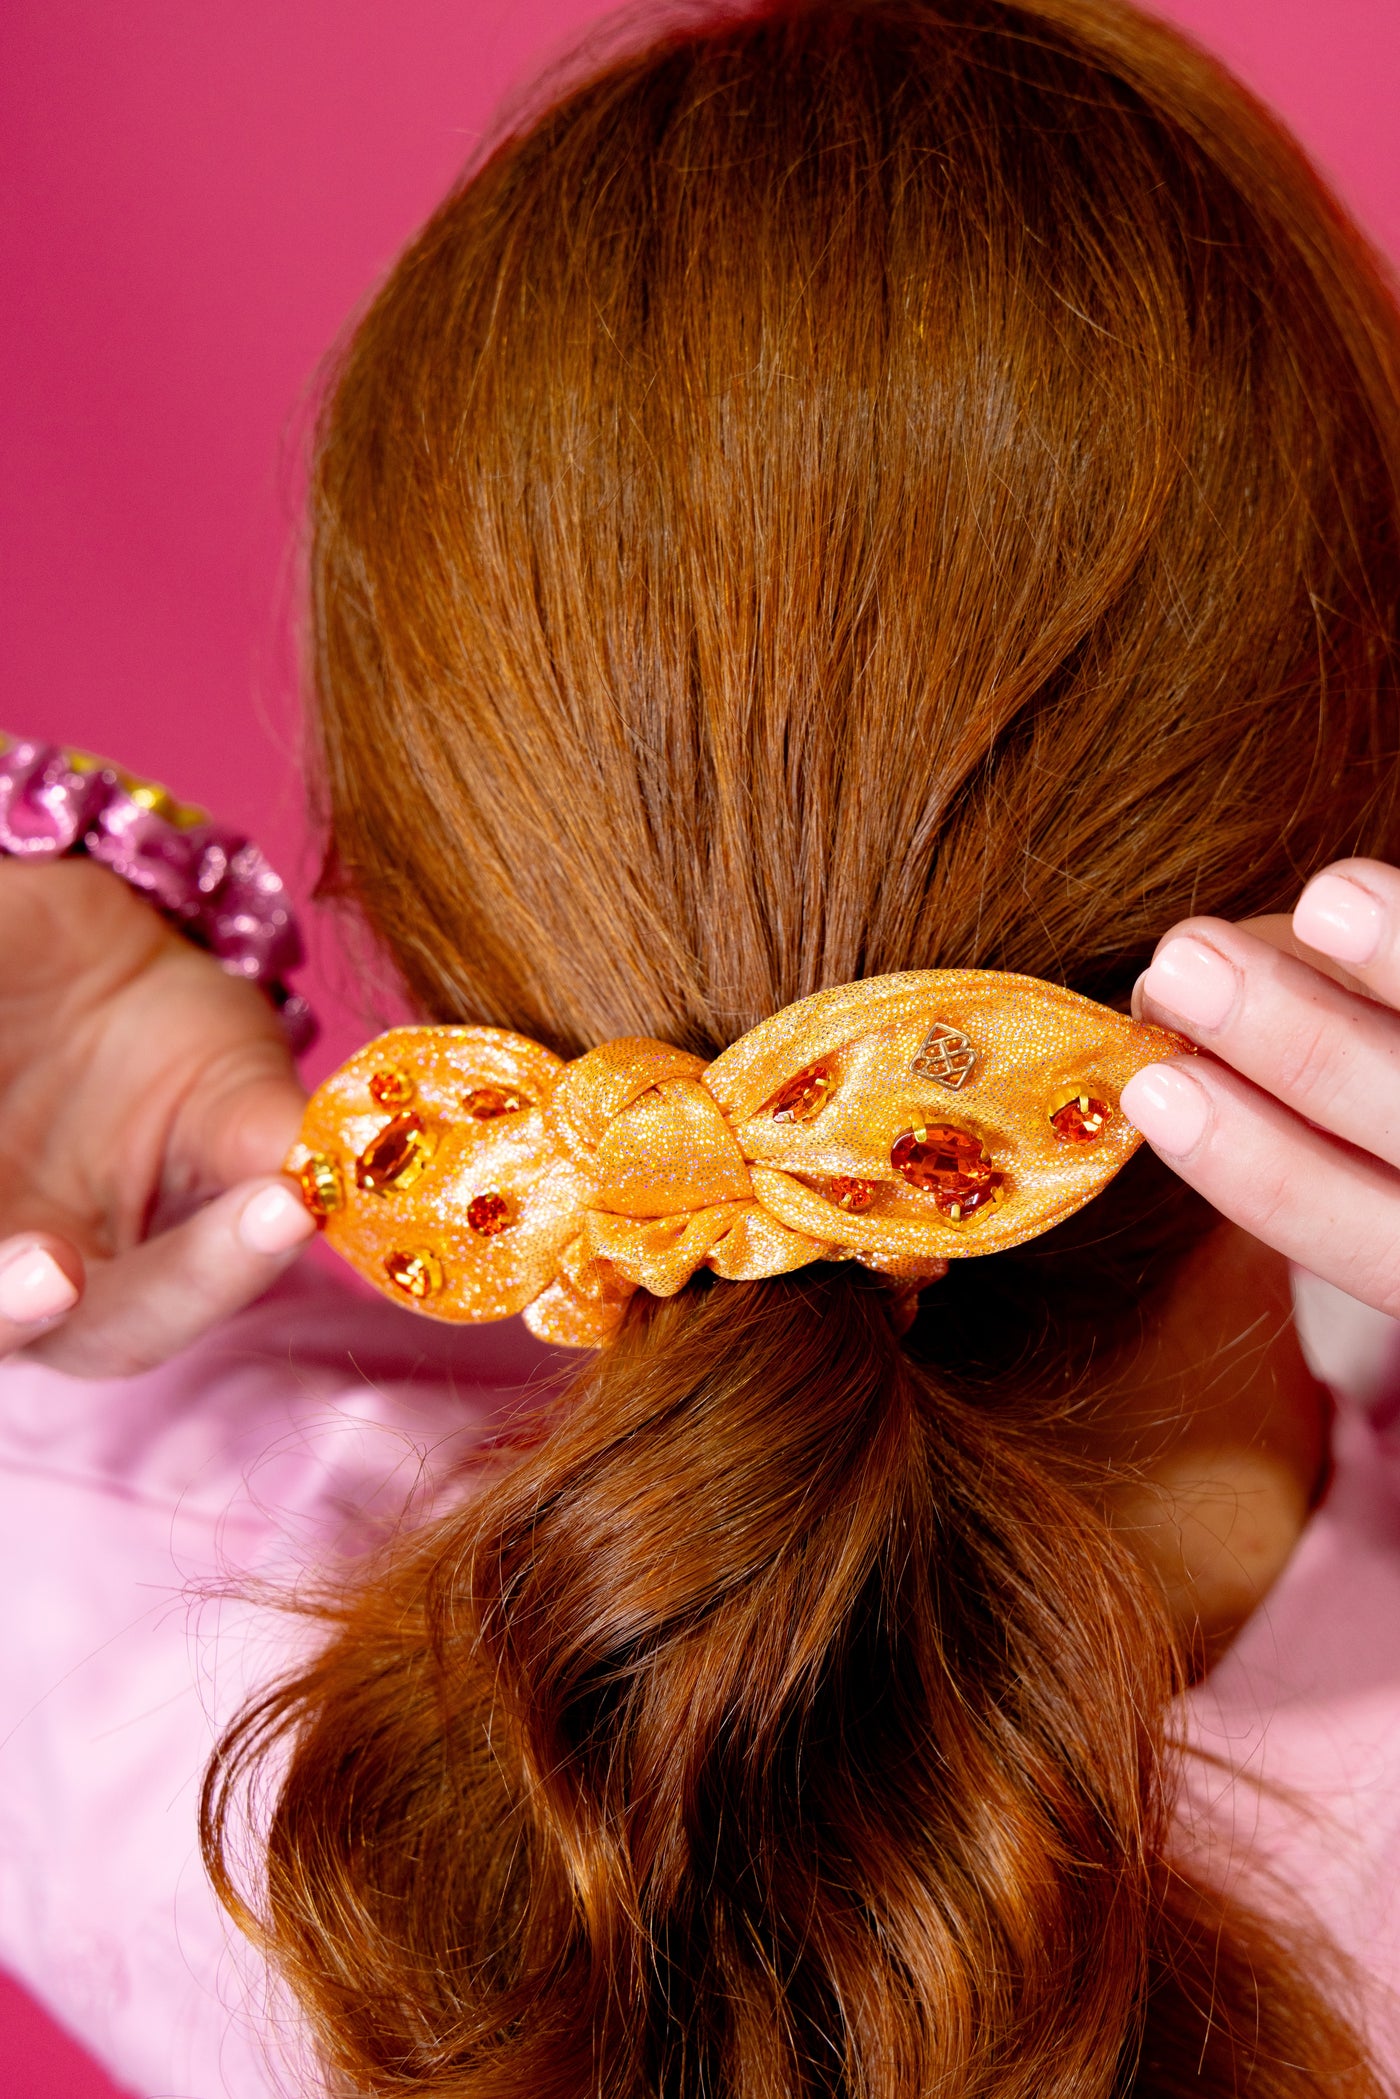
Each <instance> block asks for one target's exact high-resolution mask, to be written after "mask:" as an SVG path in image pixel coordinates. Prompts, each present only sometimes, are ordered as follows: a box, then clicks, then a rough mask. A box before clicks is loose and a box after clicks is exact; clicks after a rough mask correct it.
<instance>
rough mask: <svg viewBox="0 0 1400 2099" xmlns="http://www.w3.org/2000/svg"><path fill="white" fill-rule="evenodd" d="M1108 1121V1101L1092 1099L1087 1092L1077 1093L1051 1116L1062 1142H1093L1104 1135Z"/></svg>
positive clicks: (1052, 1126) (1056, 1132)
mask: <svg viewBox="0 0 1400 2099" xmlns="http://www.w3.org/2000/svg"><path fill="white" fill-rule="evenodd" d="M1107 1121H1108V1106H1107V1103H1106V1102H1104V1101H1096V1100H1092V1099H1091V1098H1090V1096H1089V1095H1088V1094H1087V1093H1076V1094H1075V1095H1074V1096H1073V1098H1072V1099H1070V1100H1067V1101H1066V1102H1065V1103H1064V1105H1063V1106H1062V1107H1059V1108H1056V1110H1055V1112H1054V1114H1053V1115H1052V1116H1051V1117H1050V1127H1051V1129H1052V1130H1053V1131H1054V1132H1055V1135H1056V1136H1057V1137H1058V1138H1059V1139H1060V1142H1061V1143H1062V1144H1092V1143H1093V1141H1094V1139H1095V1138H1096V1137H1101V1136H1102V1135H1103V1126H1104V1124H1105V1123H1106V1122H1107Z"/></svg>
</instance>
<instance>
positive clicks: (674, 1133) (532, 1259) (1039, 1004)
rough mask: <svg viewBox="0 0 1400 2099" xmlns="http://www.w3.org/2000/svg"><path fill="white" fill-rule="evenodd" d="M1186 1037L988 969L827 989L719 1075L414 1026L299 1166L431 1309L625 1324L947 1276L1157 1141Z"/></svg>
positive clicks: (373, 1068)
mask: <svg viewBox="0 0 1400 2099" xmlns="http://www.w3.org/2000/svg"><path fill="white" fill-rule="evenodd" d="M1190 1048H1191V1045H1190V1044H1189V1043H1187V1042H1185V1041H1183V1039H1182V1038H1181V1037H1180V1036H1177V1035H1171V1034H1167V1033H1166V1032H1165V1031H1164V1030H1163V1029H1161V1028H1154V1027H1148V1026H1144V1025H1142V1024H1141V1023H1139V1022H1137V1021H1133V1020H1127V1019H1125V1018H1124V1017H1123V1015H1122V1014H1120V1013H1115V1012H1112V1011H1111V1010H1110V1009H1109V1008H1107V1007H1105V1006H1099V1005H1095V1004H1094V1002H1093V1001H1092V1000H1090V999H1086V998H1081V997H1080V996H1079V995H1078V993H1076V992H1073V991H1065V990H1062V989H1061V988H1060V987H1059V986H1057V985H1054V984H1045V983H1042V982H1040V980H1039V979H1038V978H1034V977H1020V976H1006V975H1000V974H997V973H994V972H992V971H990V970H972V969H970V970H959V969H942V970H913V971H909V972H907V973H906V974H904V975H901V976H893V977H872V978H869V979H867V980H866V981H864V982H863V983H858V984H844V985H842V986H840V987H839V988H838V989H836V990H834V991H820V992H818V993H817V994H816V995H815V997H813V998H806V999H802V1000H800V1001H799V1002H798V1003H797V1004H796V1005H794V1006H787V1007H785V1008H784V1009H783V1011H782V1012H781V1013H775V1014H774V1016H773V1018H772V1019H771V1020H766V1021H764V1022H763V1024H762V1025H761V1026H760V1027H757V1028H755V1029H753V1031H752V1032H751V1033H750V1034H748V1035H744V1036H742V1037H741V1038H740V1040H739V1041H738V1042H736V1043H735V1044H734V1045H733V1046H732V1048H730V1049H727V1050H725V1051H724V1053H723V1054H722V1055H721V1056H719V1057H717V1058H716V1059H715V1061H714V1063H713V1064H706V1063H705V1061H704V1059H703V1058H701V1057H694V1056H689V1055H687V1053H686V1052H685V1051H684V1050H678V1049H674V1048H672V1047H671V1046H670V1045H669V1044H667V1043H664V1042H650V1041H631V1040H628V1041H620V1042H608V1043H604V1044H603V1046H602V1047H601V1048H600V1049H594V1050H589V1051H588V1052H587V1054H586V1055H584V1056H582V1057H577V1058H575V1059H574V1060H573V1061H572V1062H571V1063H565V1062H564V1061H563V1060H562V1059H561V1058H559V1057H556V1056H555V1055H553V1053H552V1052H551V1051H549V1050H547V1049H543V1048H541V1046H540V1045H539V1044H538V1043H536V1042H530V1041H528V1040H527V1039H526V1038H525V1037H524V1036H522V1035H512V1034H508V1033H506V1032H505V1030H503V1029H500V1028H465V1027H405V1028H393V1029H391V1030H390V1031H389V1033H388V1034H385V1035H381V1036H379V1037H378V1038H377V1039H376V1040H375V1041H374V1042H371V1043H369V1044H368V1045H367V1046H366V1047H365V1048H364V1049H362V1050H360V1051H359V1052H358V1053H357V1054H356V1055H355V1056H354V1057H352V1058H351V1059H350V1062H349V1063H348V1064H345V1065H343V1066H342V1067H341V1069H340V1070H339V1071H338V1072H336V1073H335V1074H334V1075H333V1077H331V1078H329V1079H327V1081H326V1082H325V1084H324V1085H323V1086H321V1087H320V1088H319V1089H318V1091H317V1092H316V1093H315V1094H314V1095H313V1097H312V1099H311V1101H310V1102H309V1103H308V1106H307V1110H306V1116H305V1120H304V1121H303V1124H302V1131H301V1141H300V1142H299V1143H298V1144H297V1145H296V1146H294V1148H293V1150H292V1151H291V1153H290V1155H289V1157H288V1160H287V1171H288V1172H289V1173H292V1174H294V1175H296V1177H297V1179H298V1181H299V1182H300V1185H301V1189H302V1193H303V1196H304V1199H305V1201H306V1204H307V1207H308V1208H309V1209H310V1210H311V1211H312V1213H313V1214H314V1215H315V1216H316V1218H317V1219H318V1221H319V1222H320V1223H321V1224H322V1225H323V1226H324V1229H325V1233H326V1237H327V1238H328V1240H329V1241H330V1243H331V1245H332V1246H334V1247H335V1249H336V1251H337V1252H338V1253H340V1254H343V1255H344V1257H345V1258H346V1259H347V1260H348V1261H349V1262H351V1264H352V1265H353V1266H354V1267H355V1268H357V1269H358V1270H359V1272H360V1273H361V1275H363V1276H365V1277H367V1278H368V1279H369V1281H370V1282H372V1283H374V1284H376V1285H377V1286H378V1288H379V1289H381V1290H383V1291H384V1292H385V1293H386V1295H389V1296H391V1297H396V1298H399V1299H401V1300H403V1301H406V1302H408V1303H410V1304H412V1305H414V1306H416V1308H417V1309H418V1310H419V1311H422V1312H427V1313H429V1314H430V1315H431V1316H432V1317H434V1318H437V1319H452V1320H484V1319H505V1318H508V1317H509V1316H510V1315H511V1314H512V1313H515V1312H523V1314H524V1316H525V1321H526V1324H527V1325H528V1326H529V1327H530V1328H531V1329H532V1330H533V1331H534V1332H535V1333H536V1334H538V1335H539V1336H540V1337H541V1338H542V1339H544V1340H546V1341H553V1342H559V1343H563V1344H566V1345H570V1346H574V1347H581V1348H582V1347H592V1346H595V1345H596V1344H598V1343H599V1342H602V1341H605V1340H606V1339H607V1338H608V1336H609V1335H610V1334H611V1333H612V1332H613V1330H614V1329H615V1327H616V1326H617V1324H618V1322H619V1320H620V1319H621V1316H622V1311H623V1307H624V1306H625V1304H626V1302H627V1300H628V1298H629V1297H631V1295H632V1294H633V1292H634V1291H636V1290H648V1291H650V1292H651V1293H652V1294H653V1295H654V1296H657V1297H670V1296H672V1295H674V1293H675V1292H676V1291H678V1290H680V1289H682V1288H683V1287H684V1286H685V1284H686V1283H687V1282H689V1280H690V1278H691V1277H692V1276H693V1275H694V1274H695V1272H696V1270H697V1269H698V1268H701V1267H705V1268H709V1269H711V1270H713V1272H714V1273H715V1274H716V1275H720V1276H725V1277H728V1278H729V1279H731V1280H735V1281H740V1280H751V1279H754V1278H757V1277H761V1276H771V1275H781V1274H783V1273H785V1272H786V1271H787V1270H789V1269H794V1268H802V1267H804V1266H805V1265H806V1264H807V1262H809V1261H831V1260H850V1259H854V1260H857V1261H861V1262H864V1263H865V1265H866V1266H867V1267H870V1268H874V1269H878V1270H880V1271H882V1272H883V1273H885V1274H887V1275H890V1276H893V1277H896V1278H900V1279H903V1280H905V1281H906V1282H911V1283H915V1284H917V1283H919V1282H928V1281H932V1280H933V1279H935V1278H936V1277H937V1276H940V1275H942V1274H943V1273H944V1272H945V1269H946V1265H947V1263H948V1261H949V1260H953V1259H956V1258H958V1257H959V1256H962V1255H968V1254H988V1253H996V1252H998V1251H1000V1250H1001V1249H1002V1248H1004V1247H1008V1246H1015V1245H1018V1244H1019V1243H1020V1242H1021V1241H1022V1240H1024V1239H1031V1238H1034V1237H1035V1235H1036V1234H1037V1233H1039V1232H1043V1231H1046V1230H1048V1229H1049V1227H1050V1226H1051V1225H1053V1224H1058V1223H1059V1221H1060V1219H1061V1218H1063V1217H1068V1216H1069V1215H1070V1213H1071V1212H1072V1211H1074V1210H1077V1209H1079V1208H1080V1207H1081V1205H1082V1204H1084V1203H1086V1202H1088V1201H1089V1200H1090V1199H1091V1198H1092V1197H1093V1196H1095V1195H1097V1194H1098V1193H1099V1191H1100V1190H1101V1189H1102V1188H1103V1187H1104V1186H1106V1184H1107V1183H1108V1181H1110V1180H1111V1179H1112V1177H1113V1175H1114V1174H1115V1173H1116V1172H1117V1171H1118V1169H1119V1167H1120V1166H1122V1165H1123V1163H1124V1162H1125V1160H1127V1159H1128V1158H1129V1157H1130V1156H1131V1154H1132V1153H1133V1152H1134V1151H1135V1150H1136V1149H1137V1146H1138V1143H1139V1142H1140V1140H1139V1137H1138V1134H1137V1132H1136V1130H1134V1129H1133V1128H1132V1127H1131V1125H1130V1124H1129V1123H1128V1122H1127V1121H1126V1120H1125V1119H1124V1117H1123V1115H1122V1113H1121V1112H1120V1110H1119V1108H1118V1095H1119V1091H1120V1089H1121V1088H1122V1086H1123V1085H1124V1084H1125V1083H1126V1081H1127V1079H1128V1078H1129V1077H1130V1076H1131V1074H1132V1073H1133V1072H1135V1071H1137V1070H1138V1069H1139V1068H1140V1067H1141V1066H1142V1065H1144V1064H1149V1063H1152V1062H1154V1061H1155V1060H1156V1059H1158V1058H1160V1057H1163V1056H1173V1055H1176V1054H1179V1053H1182V1052H1186V1051H1189V1050H1190Z"/></svg>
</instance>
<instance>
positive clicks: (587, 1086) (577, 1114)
mask: <svg viewBox="0 0 1400 2099" xmlns="http://www.w3.org/2000/svg"><path fill="white" fill-rule="evenodd" d="M707 1069H708V1066H707V1065H706V1063H705V1060H704V1059H703V1057H693V1056H690V1055H688V1054H687V1053H686V1051H684V1050H678V1049H675V1048H674V1047H672V1045H671V1044H669V1043H665V1042H651V1041H648V1040H646V1039H644V1038H624V1039H623V1040H621V1041H618V1042H607V1043H604V1044H603V1045H602V1047H601V1048H600V1049H595V1050H589V1051H588V1053H587V1055H585V1056H582V1057H578V1058H576V1059H575V1060H574V1062H573V1063H572V1064H566V1065H565V1067H564V1069H563V1071H562V1072H561V1073H560V1075H559V1080H558V1083H557V1085H556V1086H555V1088H554V1091H553V1093H552V1094H551V1096H550V1099H549V1103H548V1106H547V1108H546V1111H545V1113H546V1119H547V1122H548V1125H549V1128H550V1130H551V1133H552V1135H553V1137H554V1141H555V1142H556V1144H557V1145H558V1147H559V1149H560V1150H561V1151H562V1152H563V1153H564V1154H565V1156H566V1157H567V1158H569V1159H570V1160H572V1162H573V1163H574V1165H575V1166H577V1167H578V1168H579V1169H580V1170H581V1172H583V1173H584V1174H586V1175H587V1177H588V1179H589V1181H590V1182H591V1183H592V1191H593V1204H594V1207H595V1208H597V1209H599V1210H605V1211H610V1212H612V1213H613V1214H614V1215H616V1216H619V1217H675V1216H678V1215H682V1214H684V1213H685V1212H687V1211H692V1210H705V1209H709V1208H711V1207H712V1206H713V1205H714V1204H716V1203H727V1202H742V1201H748V1200H751V1199H752V1197H753V1184H752V1182H751V1180H750V1178H749V1169H748V1167H747V1165H746V1164H745V1162H744V1156H743V1153H742V1152H741V1151H740V1149H739V1146H738V1144H737V1142H736V1141H735V1138H734V1135H733V1132H732V1131H731V1130H730V1128H729V1125H728V1124H727V1123H726V1121H725V1119H724V1116H723V1114H722V1112H721V1110H720V1106H719V1103H718V1101H716V1099H715V1097H714V1095H713V1094H712V1093H711V1092H710V1091H709V1089H708V1088H707V1087H706V1086H705V1085H704V1084H703V1083H702V1078H703V1074H704V1073H705V1071H706V1070H707Z"/></svg>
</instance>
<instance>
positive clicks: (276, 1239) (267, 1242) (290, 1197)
mask: <svg viewBox="0 0 1400 2099" xmlns="http://www.w3.org/2000/svg"><path fill="white" fill-rule="evenodd" d="M315 1229H316V1220H315V1219H314V1218H313V1217H312V1215H311V1214H310V1212H309V1211H308V1210H307V1208H306V1206H305V1204H304V1203H303V1202H302V1201H301V1199H300V1197H299V1196H297V1195H294V1194H293V1192H292V1190H291V1189H290V1188H262V1189H259V1191H258V1193H257V1194H256V1195H253V1196H250V1197H249V1199H248V1201H247V1202H246V1203H245V1204H244V1205H243V1212H242V1215H241V1216H240V1217H239V1220H238V1236H239V1238H240V1239H241V1240H242V1241H243V1244H244V1245H245V1246H246V1247H247V1248H248V1250H249V1252H250V1253H255V1254H286V1253H290V1252H291V1250H292V1248H293V1247H294V1246H300V1245H301V1243H302V1241H303V1240H304V1239H309V1238H310V1237H311V1235H312V1233H313V1232H314V1231H315Z"/></svg>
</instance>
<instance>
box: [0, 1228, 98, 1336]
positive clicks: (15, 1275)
mask: <svg viewBox="0 0 1400 2099" xmlns="http://www.w3.org/2000/svg"><path fill="white" fill-rule="evenodd" d="M83 1281H84V1271H83V1260H82V1255H81V1254H80V1253H78V1251H77V1249H76V1248H75V1247H72V1246H69V1245H68V1244H67V1243H66V1242H65V1241H64V1240H62V1239H57V1238H54V1237H53V1236H52V1235H51V1234H50V1233H47V1232H24V1233H21V1234H17V1235H16V1237H15V1238H13V1239H6V1240H4V1241H3V1242H0V1356H8V1355H13V1354H14V1351H15V1350H16V1349H17V1348H25V1347H27V1346H28V1345H29V1343H30V1342H32V1341H35V1340H37V1339H38V1338H39V1337H40V1336H41V1335H43V1334H46V1333H49V1332H51V1331H52V1329H53V1328H54V1327H55V1326H57V1325H58V1323H59V1322H60V1321H61V1320H63V1319H65V1318H66V1317H67V1316H68V1314H69V1313H70V1312H71V1311H72V1309H73V1307H74V1306H75V1305H76V1304H77V1303H78V1302H79V1300H80V1299H81V1297H82V1294H83Z"/></svg>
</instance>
